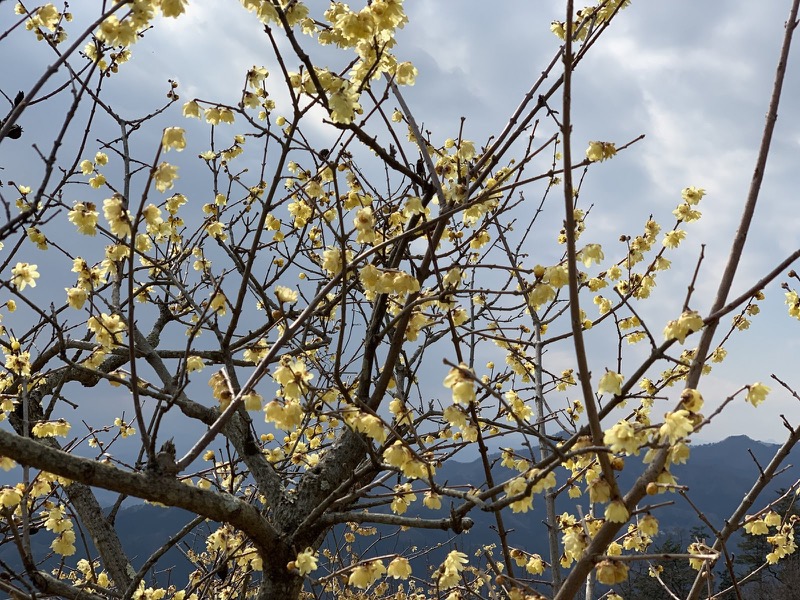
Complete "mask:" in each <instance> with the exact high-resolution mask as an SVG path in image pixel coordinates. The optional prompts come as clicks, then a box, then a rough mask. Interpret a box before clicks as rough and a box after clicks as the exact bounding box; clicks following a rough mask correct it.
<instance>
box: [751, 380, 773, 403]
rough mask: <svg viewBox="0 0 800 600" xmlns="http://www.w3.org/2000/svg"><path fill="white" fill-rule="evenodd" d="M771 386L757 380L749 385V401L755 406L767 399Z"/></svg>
mask: <svg viewBox="0 0 800 600" xmlns="http://www.w3.org/2000/svg"><path fill="white" fill-rule="evenodd" d="M769 390H770V388H769V387H768V386H766V385H764V384H763V383H761V382H756V383H754V384H753V385H750V386H748V389H747V401H748V402H749V403H750V404H752V405H753V406H758V405H759V404H761V403H762V402H763V401H764V400H766V399H767V394H769Z"/></svg>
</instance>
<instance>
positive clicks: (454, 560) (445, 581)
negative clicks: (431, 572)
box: [439, 550, 469, 587]
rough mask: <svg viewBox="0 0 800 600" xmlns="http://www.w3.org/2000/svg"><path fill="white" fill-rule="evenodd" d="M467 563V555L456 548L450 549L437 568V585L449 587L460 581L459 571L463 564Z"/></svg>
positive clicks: (462, 568) (461, 569)
mask: <svg viewBox="0 0 800 600" xmlns="http://www.w3.org/2000/svg"><path fill="white" fill-rule="evenodd" d="M468 563H469V559H468V558H467V555H466V554H464V553H463V552H459V551H458V550H451V551H450V553H449V554H448V555H447V558H445V559H444V563H443V564H442V566H441V567H440V568H439V585H440V586H441V587H451V586H454V585H456V584H457V583H458V582H459V581H461V571H463V570H464V565H466V564H468Z"/></svg>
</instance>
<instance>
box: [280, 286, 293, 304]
mask: <svg viewBox="0 0 800 600" xmlns="http://www.w3.org/2000/svg"><path fill="white" fill-rule="evenodd" d="M275 295H276V296H277V297H278V301H279V302H285V303H287V304H294V303H295V302H297V292H296V291H295V290H293V289H291V288H288V287H284V286H282V285H279V286H277V287H276V288H275Z"/></svg>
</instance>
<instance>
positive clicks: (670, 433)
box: [658, 410, 694, 444]
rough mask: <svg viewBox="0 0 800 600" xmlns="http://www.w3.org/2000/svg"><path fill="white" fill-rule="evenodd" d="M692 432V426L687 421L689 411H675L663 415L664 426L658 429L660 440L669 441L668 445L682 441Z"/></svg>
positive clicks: (688, 420) (690, 422) (689, 421)
mask: <svg viewBox="0 0 800 600" xmlns="http://www.w3.org/2000/svg"><path fill="white" fill-rule="evenodd" d="M693 430H694V425H693V424H692V421H691V420H690V419H689V411H687V410H676V411H674V412H669V413H667V414H666V415H664V424H663V425H662V426H661V429H659V432H658V433H659V435H660V436H661V438H662V439H669V443H670V444H674V443H675V442H677V441H678V440H681V439H683V438H684V437H686V436H687V435H688V434H690V433H691V432H692V431H693Z"/></svg>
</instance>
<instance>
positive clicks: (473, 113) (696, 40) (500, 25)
mask: <svg viewBox="0 0 800 600" xmlns="http://www.w3.org/2000/svg"><path fill="white" fill-rule="evenodd" d="M78 4H79V3H76V6H75V7H74V10H75V11H76V12H78V11H79V9H80V6H79V5H78ZM355 4H356V3H353V5H355ZM563 5H564V3H563V2H560V1H555V0H539V1H537V2H529V1H518V0H515V1H510V0H507V1H504V2H502V3H493V4H490V3H487V2H485V1H476V0H407V2H406V10H407V13H408V15H409V19H410V22H409V24H407V25H406V26H405V28H404V29H403V30H402V31H401V32H400V34H399V35H398V49H397V54H398V56H399V57H400V58H401V59H402V60H410V61H412V62H413V63H414V64H415V65H416V66H417V68H418V69H419V75H418V78H417V81H416V84H415V86H414V87H412V88H407V89H405V90H404V92H403V93H404V95H405V97H406V99H407V101H408V103H409V104H410V105H411V108H412V111H414V112H415V114H416V115H417V116H418V118H421V119H422V120H423V121H424V126H425V128H426V129H428V130H430V131H431V132H432V137H433V139H440V140H443V139H445V138H447V137H454V136H455V134H456V132H457V131H458V127H459V126H460V119H461V117H462V116H463V117H465V118H466V121H465V125H464V127H465V137H466V138H468V139H473V140H475V141H476V142H477V143H479V144H483V143H485V141H486V140H487V139H488V138H489V136H491V135H492V134H495V133H497V132H498V131H499V130H500V129H501V128H502V127H503V126H504V125H505V123H506V120H507V119H508V117H509V115H510V114H511V113H512V112H513V110H514V108H515V107H516V106H517V104H518V103H519V102H520V100H521V98H522V96H523V95H524V93H525V92H526V91H527V90H528V88H529V87H530V83H531V82H532V81H533V80H534V79H535V78H536V77H538V75H539V73H540V72H541V70H542V68H543V67H544V66H545V65H546V64H547V62H549V60H550V58H551V57H552V56H553V54H554V53H555V52H556V50H557V48H558V44H559V40H558V39H557V38H556V37H555V36H554V35H552V34H551V33H550V31H549V24H550V22H551V21H552V20H554V19H559V20H563V18H564V16H563ZM788 8H789V2H786V1H784V2H778V1H777V0H773V1H772V2H760V3H754V2H750V1H747V0H719V1H717V2H698V1H697V0H669V1H666V0H663V1H655V0H646V1H645V0H640V1H636V0H634V2H632V4H631V6H630V7H629V8H627V9H626V10H625V11H623V12H622V14H621V15H620V16H619V18H618V19H617V20H616V21H615V23H614V25H613V27H612V28H611V31H610V32H608V34H607V35H606V36H605V37H604V38H603V39H601V41H600V43H599V45H598V46H597V47H596V48H594V49H593V51H592V52H591V53H590V54H589V56H588V58H587V59H586V60H585V61H584V62H583V63H582V64H581V65H580V66H579V68H578V70H577V71H576V74H575V79H574V86H575V91H574V97H575V105H574V107H575V110H574V115H573V119H574V140H575V145H576V151H578V152H582V151H583V148H584V147H585V145H586V143H588V141H589V140H604V141H614V142H616V143H617V144H618V145H622V144H623V143H625V142H627V141H629V140H631V139H633V138H635V137H637V136H639V135H641V134H644V135H645V136H646V137H645V139H644V140H643V141H642V142H639V143H638V144H636V145H635V146H634V147H633V148H631V149H630V150H628V151H626V152H625V153H621V154H620V155H619V156H618V157H616V158H614V159H613V160H611V161H608V162H607V163H603V164H602V165H600V166H599V168H595V169H592V171H591V173H590V176H589V177H588V179H587V181H586V183H585V185H584V187H583V189H582V198H583V200H584V201H585V202H589V203H591V204H592V205H594V206H595V209H594V211H593V215H592V219H591V221H590V223H589V227H590V230H591V231H590V235H591V236H593V237H592V240H591V241H602V242H604V243H607V244H609V245H611V244H613V243H614V240H615V239H616V238H618V236H619V235H620V234H621V233H628V234H630V235H636V234H638V233H639V232H640V230H641V227H642V224H643V223H644V221H645V220H646V219H647V217H648V215H650V214H655V215H660V217H661V218H660V221H662V222H664V223H668V222H670V219H669V218H667V217H669V215H670V212H671V211H672V210H673V208H674V207H675V206H676V205H677V204H678V203H679V201H680V190H681V189H682V188H684V187H687V186H697V187H702V188H705V189H706V190H707V196H706V198H705V199H704V200H703V202H702V204H701V207H700V208H701V210H702V212H703V219H701V220H700V222H699V223H695V224H692V225H691V226H690V228H689V237H688V239H687V241H686V242H685V243H684V245H683V246H682V251H681V252H680V253H679V254H676V255H674V257H673V262H674V267H673V269H672V270H671V272H669V273H668V275H667V276H666V277H665V278H664V279H663V280H662V281H661V283H660V284H659V293H658V294H655V295H654V298H653V301H652V302H651V303H648V305H647V307H646V309H644V310H645V311H646V314H647V315H648V316H652V317H653V319H654V322H657V323H665V322H666V320H668V319H671V318H675V317H676V316H677V314H678V313H679V311H680V305H681V303H682V301H683V297H684V296H685V293H686V285H687V283H688V281H689V279H690V278H691V274H692V272H693V269H694V267H695V262H696V260H697V257H698V255H699V252H700V247H701V244H705V260H704V262H703V264H702V267H701V271H700V276H699V278H698V283H697V292H696V296H695V301H694V302H693V306H692V308H695V309H697V310H700V311H701V312H702V311H703V310H705V309H707V308H708V306H709V305H710V303H711V299H712V297H713V293H714V290H715V288H716V284H717V281H718V277H719V273H720V272H721V269H722V267H723V265H724V260H725V257H726V255H727V251H728V249H729V247H730V240H731V238H732V237H733V234H734V232H735V229H736V226H737V219H738V212H739V207H740V206H741V205H742V204H743V202H744V199H745V196H746V193H747V188H748V184H749V179H750V176H751V173H752V169H753V165H754V161H755V155H756V151H757V148H758V143H759V140H760V133H761V128H762V126H763V122H764V114H765V112H766V109H767V103H768V99H769V93H770V86H771V82H772V79H773V76H774V70H775V63H776V59H777V55H778V50H779V47H780V42H781V39H782V34H783V23H784V20H785V18H786V15H787V14H788ZM11 11H12V3H3V4H2V5H0V23H5V22H6V20H7V19H10V18H11ZM0 28H2V27H0ZM30 38H31V36H30V34H26V32H21V33H18V34H15V37H14V38H12V39H11V43H9V41H8V40H6V41H5V42H3V44H2V45H0V50H1V51H3V52H5V53H8V52H9V49H10V48H11V49H14V50H15V54H14V57H13V58H14V60H13V64H12V62H11V61H8V60H5V59H4V61H3V63H4V77H3V81H2V82H0V84H1V85H2V86H3V90H4V91H5V92H6V93H7V94H9V95H10V96H13V94H14V93H15V92H16V90H17V89H27V88H28V87H29V86H30V85H31V83H32V81H33V80H35V78H36V77H37V76H38V74H39V73H40V72H41V70H42V66H43V65H46V64H50V62H52V60H53V59H52V56H51V55H50V54H48V53H47V52H46V51H45V50H44V48H43V47H42V45H41V44H39V45H36V44H32V42H31V40H30ZM798 43H800V41H798ZM798 43H796V44H795V47H794V48H793V51H792V55H791V57H790V61H789V74H788V77H787V81H786V85H785V90H784V102H783V104H782V106H781V110H780V112H779V121H778V128H777V130H776V135H775V138H774V141H773V148H772V152H771V155H770V160H769V164H768V167H767V172H766V178H765V183H764V186H763V188H762V194H761V203H760V205H759V208H758V210H757V213H756V221H755V223H754V226H753V230H752V234H751V237H750V239H749V240H748V244H747V248H746V251H745V256H744V258H743V261H742V268H741V271H740V273H739V275H738V276H737V279H736V286H735V290H734V293H736V291H737V290H743V289H745V288H747V287H749V285H751V283H752V282H754V281H755V280H757V279H758V278H759V276H760V275H761V274H762V273H763V272H764V271H766V270H768V269H770V268H772V267H773V266H774V265H775V264H776V263H777V262H779V261H780V260H781V259H782V258H783V257H785V256H786V255H787V254H789V253H790V252H791V251H793V250H794V249H795V248H796V247H797V244H798V234H797V232H798V231H799V230H800V217H798V216H797V215H796V214H794V213H793V212H792V211H791V210H790V208H791V206H792V205H793V204H794V198H795V196H796V189H797V186H796V176H797V172H798V166H800V105H797V103H793V102H792V101H791V99H792V98H795V99H796V98H797V97H800V67H798V64H800V54H799V53H800V50H798V48H797V45H798ZM134 50H135V52H134V59H133V61H132V62H131V63H130V64H128V65H125V66H124V67H123V70H124V73H123V74H122V75H121V76H120V77H117V78H114V79H113V80H112V81H111V82H110V84H109V87H108V92H109V97H110V98H111V99H112V104H114V106H115V107H117V109H118V110H119V111H120V112H121V113H122V114H136V113H137V111H138V113H141V112H144V111H146V110H148V109H149V107H154V106H157V105H158V104H160V103H161V102H163V97H164V93H165V92H166V90H167V89H168V87H167V78H169V77H172V78H175V79H177V80H178V81H179V82H180V87H179V93H181V95H182V96H183V98H185V99H188V98H192V97H200V98H208V99H216V100H220V101H222V102H230V103H232V104H234V103H236V102H237V100H238V94H239V91H240V90H241V88H242V82H243V77H244V73H245V72H246V70H247V69H248V68H249V67H250V66H252V65H253V64H254V63H256V64H259V63H268V61H269V56H270V55H271V53H269V52H268V48H267V47H266V41H265V39H264V35H263V32H262V28H261V26H260V24H259V23H258V22H257V21H256V20H255V19H254V18H253V17H252V15H249V14H248V13H246V12H245V11H244V10H243V9H242V8H241V6H240V5H239V3H238V2H232V1H231V2H225V3H222V2H220V1H219V0H190V2H189V10H188V13H187V14H186V15H185V16H184V17H183V18H181V19H179V20H177V21H171V20H168V21H163V22H159V23H157V27H156V28H155V29H154V30H153V31H151V32H149V33H148V34H147V36H146V38H145V39H144V40H143V41H141V42H139V43H138V44H137V46H136V47H135V48H134ZM260 55H263V57H264V59H263V60H259V56H260ZM7 56H11V55H10V54H8V55H7ZM6 65H10V66H8V67H7V66H6ZM268 66H269V65H268ZM7 68H8V70H6V69H7ZM277 99H278V101H279V104H280V98H277ZM178 106H180V105H178ZM51 117H52V118H56V117H55V116H54V115H48V114H46V113H44V112H43V111H40V112H38V113H35V112H34V111H30V112H29V113H26V115H25V116H24V117H23V119H22V121H21V123H22V125H23V126H24V127H25V131H26V141H28V144H27V145H25V147H24V149H22V148H21V147H20V146H16V147H15V148H14V150H13V152H12V150H11V147H10V145H9V144H8V143H3V144H2V146H0V165H3V166H5V167H7V168H8V170H9V172H12V171H13V172H19V169H20V168H22V167H21V166H22V165H24V164H26V161H35V157H33V155H32V154H31V153H32V152H33V151H32V150H31V148H30V141H29V140H36V139H37V135H42V136H44V135H46V133H47V128H48V127H52V124H51V122H50V118H51ZM176 121H177V124H179V125H182V126H186V125H185V123H184V121H183V120H182V119H180V116H179V111H178V110H177V108H176V110H175V111H173V113H172V114H171V115H166V116H164V118H163V123H164V124H166V125H170V124H176V123H175V122H176ZM154 131H155V132H156V133H154V134H153V135H154V136H155V138H154V139H157V137H160V129H157V128H154ZM317 133H318V135H319V141H320V143H321V144H324V143H325V141H326V140H330V139H331V138H330V136H331V134H330V132H329V131H326V130H324V129H322V128H320V130H319V131H318V132H317ZM146 141H147V138H146V137H145V138H144V140H143V143H144V142H146ZM150 141H153V140H150ZM0 173H2V172H0ZM587 241H589V240H588V239H587ZM783 280H786V278H785V277H784V278H782V279H779V280H778V282H776V283H775V284H773V285H772V286H771V287H770V288H768V289H767V290H766V299H765V300H764V301H763V302H762V303H761V306H762V310H763V313H762V314H761V315H759V316H758V317H757V318H755V319H753V324H752V325H751V328H750V329H749V330H748V331H745V332H742V333H740V334H737V335H735V336H734V339H733V340H732V341H731V343H730V344H729V346H728V348H729V358H728V359H727V361H726V362H725V363H724V364H723V365H721V366H719V367H715V368H714V371H713V372H712V374H711V375H710V376H708V377H707V378H705V379H704V382H703V384H702V387H701V391H702V392H703V394H704V396H705V398H706V402H707V403H708V405H709V406H710V407H713V406H715V405H716V404H718V403H719V402H720V401H721V400H722V399H724V398H725V397H726V396H727V395H728V394H730V393H732V392H734V391H735V390H737V389H738V388H740V387H741V386H742V385H744V384H748V383H753V382H755V381H764V382H768V381H769V378H770V375H771V374H773V373H774V374H776V375H777V376H779V377H780V378H781V379H783V380H784V381H786V382H787V383H789V384H790V385H794V386H795V387H796V388H797V389H800V378H799V377H798V375H800V371H798V370H797V369H796V356H797V355H798V345H800V344H798V340H800V336H798V333H800V323H798V322H797V321H796V320H793V319H791V318H790V317H788V315H787V313H786V308H785V306H784V297H783V291H782V290H781V289H780V288H779V286H778V284H779V283H780V281H783ZM591 308H592V307H587V310H590V309H591ZM595 351H596V352H600V351H601V350H600V348H599V347H598V348H596V349H595ZM556 359H557V357H556ZM567 366H568V365H567ZM769 385H771V386H772V388H773V393H772V394H771V395H770V397H769V399H768V401H767V403H766V404H765V405H763V406H762V407H761V408H760V409H758V410H756V409H754V408H753V407H752V406H750V405H749V404H747V403H745V402H744V401H743V399H740V401H738V402H735V403H734V404H733V405H732V406H730V407H729V408H728V410H727V411H726V412H725V413H723V414H722V415H721V416H720V417H719V418H717V419H716V420H715V422H714V423H713V424H712V425H711V426H710V427H709V428H707V429H706V430H704V431H703V432H702V433H701V434H700V435H699V436H698V438H697V439H696V441H715V440H719V439H723V438H725V437H727V436H729V435H738V434H746V435H749V436H750V437H753V438H757V439H761V440H766V441H780V440H781V438H782V437H783V436H782V426H781V424H780V418H779V416H778V415H780V414H784V415H786V417H787V418H788V419H789V421H790V422H792V423H800V402H798V400H797V399H794V398H792V397H791V395H790V394H789V393H787V392H786V391H784V390H779V389H778V387H779V386H778V385H777V384H776V383H775V382H771V383H769ZM707 410H710V408H709V409H707Z"/></svg>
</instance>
